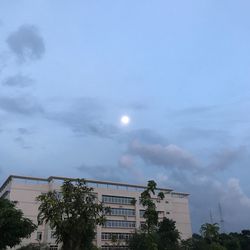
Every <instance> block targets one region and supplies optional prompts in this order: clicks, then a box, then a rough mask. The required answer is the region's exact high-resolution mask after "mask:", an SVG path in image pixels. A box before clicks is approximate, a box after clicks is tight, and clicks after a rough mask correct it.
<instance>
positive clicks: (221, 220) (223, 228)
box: [219, 202, 225, 233]
mask: <svg viewBox="0 0 250 250" xmlns="http://www.w3.org/2000/svg"><path fill="white" fill-rule="evenodd" d="M219 213H220V226H221V231H222V233H224V232H225V225H224V222H225V221H224V219H223V214H222V209H221V204H220V202H219Z"/></svg>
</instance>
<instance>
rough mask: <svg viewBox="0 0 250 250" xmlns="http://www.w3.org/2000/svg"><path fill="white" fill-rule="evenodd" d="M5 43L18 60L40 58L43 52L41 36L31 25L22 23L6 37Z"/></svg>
mask: <svg viewBox="0 0 250 250" xmlns="http://www.w3.org/2000/svg"><path fill="white" fill-rule="evenodd" d="M7 44H8V45H9V48H10V49H11V51H12V52H13V53H14V54H15V55H16V57H17V58H18V60H19V61H20V62H25V61H29V60H38V59H41V58H42V56H43V54H44V52H45V45H44V41H43V38H42V37H41V36H40V34H39V32H38V29H37V28H36V27H35V26H33V25H22V26H20V27H19V29H18V30H16V31H14V32H13V33H11V34H10V35H9V37H8V38H7Z"/></svg>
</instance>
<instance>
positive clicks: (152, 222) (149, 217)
mask: <svg viewBox="0 0 250 250" xmlns="http://www.w3.org/2000/svg"><path fill="white" fill-rule="evenodd" d="M156 186H157V184H156V182H155V181H153V180H150V181H148V186H147V188H146V189H145V190H144V191H143V192H142V193H141V196H140V203H141V204H142V206H144V207H145V212H144V215H143V217H144V218H145V219H146V224H145V229H146V230H147V233H148V234H150V233H153V232H154V231H155V230H156V227H157V225H158V212H157V211H156V205H155V203H154V201H153V200H152V195H155V189H156ZM158 198H159V199H161V200H162V199H164V194H163V192H159V193H158Z"/></svg>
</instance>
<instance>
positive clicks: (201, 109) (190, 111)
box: [172, 105, 218, 116]
mask: <svg viewBox="0 0 250 250" xmlns="http://www.w3.org/2000/svg"><path fill="white" fill-rule="evenodd" d="M216 108H218V106H216V105H211V106H194V107H189V108H184V109H180V110H177V111H175V112H173V113H172V114H173V115H174V116H183V115H201V114H204V113H208V112H209V113H210V112H212V111H214V110H215V109H216Z"/></svg>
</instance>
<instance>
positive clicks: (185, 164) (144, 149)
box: [129, 140, 199, 170]
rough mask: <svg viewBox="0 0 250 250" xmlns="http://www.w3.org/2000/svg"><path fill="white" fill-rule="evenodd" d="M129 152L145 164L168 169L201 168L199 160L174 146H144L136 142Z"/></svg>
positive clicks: (132, 144)
mask: <svg viewBox="0 0 250 250" xmlns="http://www.w3.org/2000/svg"><path fill="white" fill-rule="evenodd" d="M129 152H130V153H131V154H134V155H136V156H139V157H140V158H142V159H143V160H144V161H145V162H148V163H150V164H154V165H158V166H163V167H166V168H178V169H182V170H191V169H193V170H194V169H197V168H198V166H199V164H198V162H197V160H196V159H195V158H194V157H193V156H192V155H191V154H190V153H188V152H186V151H185V150H183V149H182V148H180V147H178V146H176V145H172V144H170V145H168V146H163V145H161V144H142V143H140V142H139V141H136V140H135V141H133V142H132V143H131V144H130V145H129Z"/></svg>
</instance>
